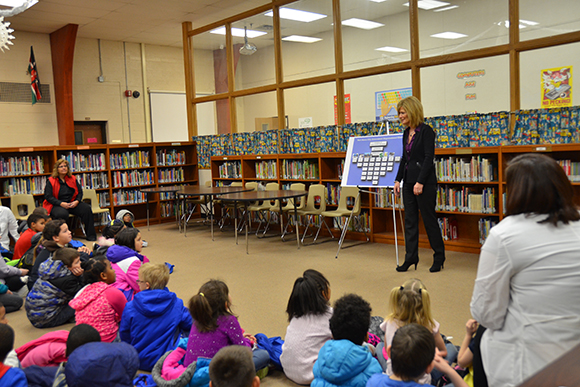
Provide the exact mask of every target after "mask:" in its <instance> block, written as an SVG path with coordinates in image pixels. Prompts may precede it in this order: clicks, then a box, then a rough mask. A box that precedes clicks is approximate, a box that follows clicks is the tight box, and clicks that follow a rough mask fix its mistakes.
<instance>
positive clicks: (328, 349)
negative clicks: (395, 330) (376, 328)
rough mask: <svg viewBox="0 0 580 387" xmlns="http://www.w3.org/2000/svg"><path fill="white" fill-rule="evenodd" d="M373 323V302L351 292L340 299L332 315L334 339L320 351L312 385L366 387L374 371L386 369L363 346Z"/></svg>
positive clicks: (377, 372) (315, 386) (331, 323)
mask: <svg viewBox="0 0 580 387" xmlns="http://www.w3.org/2000/svg"><path fill="white" fill-rule="evenodd" d="M370 324H371V306H370V305H369V303H368V302H366V301H365V300H363V299H362V298H361V297H360V296H357V295H356V294H347V295H345V296H343V297H341V298H339V299H338V300H337V301H336V303H335V304H334V311H333V313H332V317H331V318H330V331H331V332H332V340H329V341H327V342H326V343H325V344H324V345H323V346H322V348H321V349H320V352H319V353H318V360H316V363H314V369H313V372H314V380H313V381H312V384H311V386H312V387H333V386H345V387H346V386H349V387H365V386H366V384H367V381H368V380H369V379H370V377H371V376H372V375H374V374H380V373H381V372H383V369H382V367H381V365H380V364H379V361H378V360H377V359H375V358H374V357H373V355H372V354H371V352H370V350H369V349H368V347H366V346H363V343H364V342H365V341H366V340H368V330H369V326H370Z"/></svg>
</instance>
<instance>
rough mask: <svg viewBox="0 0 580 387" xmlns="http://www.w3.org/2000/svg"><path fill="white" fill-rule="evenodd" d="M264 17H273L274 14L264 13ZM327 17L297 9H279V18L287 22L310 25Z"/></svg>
mask: <svg viewBox="0 0 580 387" xmlns="http://www.w3.org/2000/svg"><path fill="white" fill-rule="evenodd" d="M265 15H266V16H270V17H273V16H274V13H273V12H272V11H270V12H266V13H265ZM326 16H327V15H323V14H321V13H314V12H307V11H300V10H298V9H292V8H280V18H281V19H287V20H294V21H299V22H305V23H310V22H313V21H315V20H319V19H324V18H325V17H326Z"/></svg>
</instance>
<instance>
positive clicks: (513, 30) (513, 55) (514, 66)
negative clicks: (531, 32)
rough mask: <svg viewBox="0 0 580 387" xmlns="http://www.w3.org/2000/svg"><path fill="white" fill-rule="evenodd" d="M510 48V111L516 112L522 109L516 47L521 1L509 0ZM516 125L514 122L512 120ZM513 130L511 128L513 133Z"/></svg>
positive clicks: (518, 56)
mask: <svg viewBox="0 0 580 387" xmlns="http://www.w3.org/2000/svg"><path fill="white" fill-rule="evenodd" d="M509 22H510V26H509V39H510V40H509V46H510V54H509V56H510V60H509V66H510V68H509V73H510V111H511V112H515V111H516V110H518V109H519V108H520V100H521V97H520V53H519V52H518V51H516V46H517V45H518V43H519V41H520V31H519V30H520V13H519V1H518V0H509ZM510 121H511V122H512V124H514V123H515V122H514V120H510ZM511 129H512V128H510V131H511Z"/></svg>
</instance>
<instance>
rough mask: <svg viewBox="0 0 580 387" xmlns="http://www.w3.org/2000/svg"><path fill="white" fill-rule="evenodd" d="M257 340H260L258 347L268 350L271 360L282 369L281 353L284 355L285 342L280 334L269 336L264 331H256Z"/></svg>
mask: <svg viewBox="0 0 580 387" xmlns="http://www.w3.org/2000/svg"><path fill="white" fill-rule="evenodd" d="M256 340H257V341H258V348H261V349H265V350H266V351H268V355H270V361H271V362H272V363H273V364H274V365H275V366H276V368H277V369H279V370H282V363H280V355H282V344H284V340H282V338H281V337H280V336H276V337H270V338H269V337H267V336H266V335H265V334H263V333H256Z"/></svg>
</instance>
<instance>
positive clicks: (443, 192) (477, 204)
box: [435, 185, 496, 214]
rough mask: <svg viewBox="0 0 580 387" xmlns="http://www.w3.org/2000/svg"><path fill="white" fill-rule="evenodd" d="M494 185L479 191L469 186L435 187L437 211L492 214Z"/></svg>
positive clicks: (493, 210)
mask: <svg viewBox="0 0 580 387" xmlns="http://www.w3.org/2000/svg"><path fill="white" fill-rule="evenodd" d="M495 191H496V190H495V188H494V187H486V188H484V189H483V190H482V191H481V193H480V192H478V191H476V190H475V189H473V188H471V187H461V188H458V187H452V186H447V185H445V186H441V185H440V186H438V187H437V202H436V206H435V209H436V210H438V211H458V212H472V213H484V214H494V213H495V212H496V204H495V203H496V192H495Z"/></svg>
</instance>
